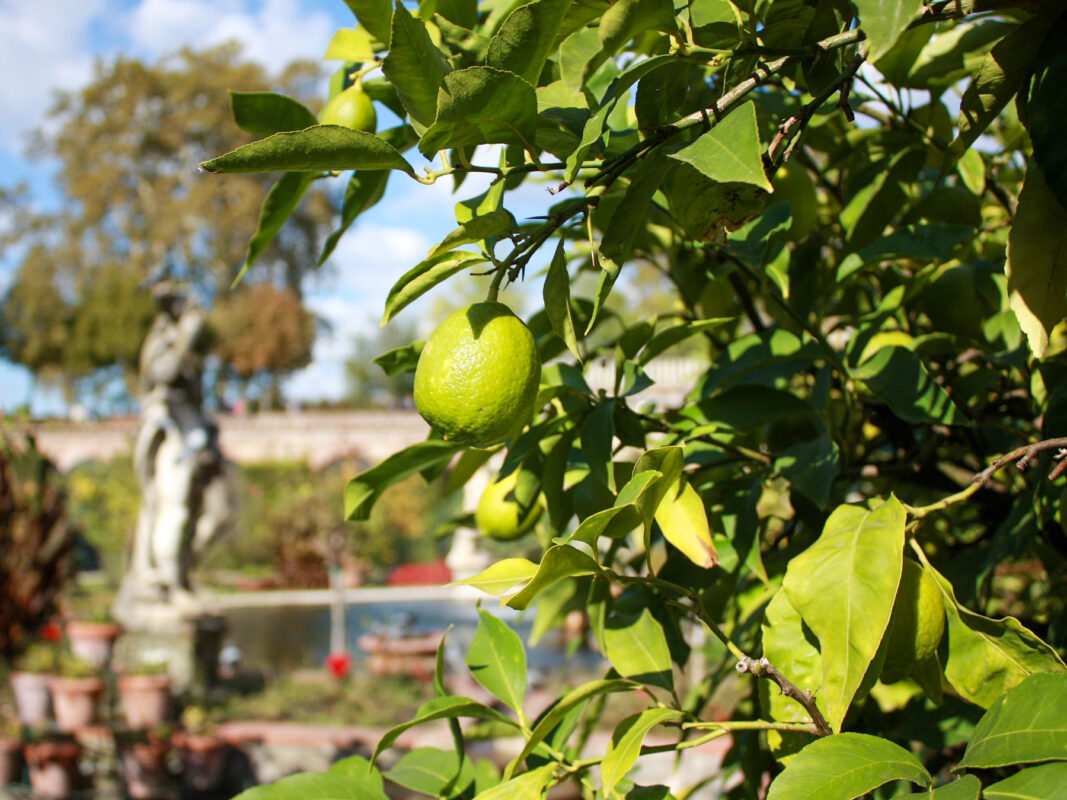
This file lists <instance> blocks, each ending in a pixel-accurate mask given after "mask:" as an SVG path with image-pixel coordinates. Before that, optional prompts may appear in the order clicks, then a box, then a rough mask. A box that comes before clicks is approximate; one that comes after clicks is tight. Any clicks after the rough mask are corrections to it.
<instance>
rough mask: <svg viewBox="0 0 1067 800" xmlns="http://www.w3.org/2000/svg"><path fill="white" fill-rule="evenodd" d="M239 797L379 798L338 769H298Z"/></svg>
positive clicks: (285, 799)
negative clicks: (325, 770) (324, 770)
mask: <svg viewBox="0 0 1067 800" xmlns="http://www.w3.org/2000/svg"><path fill="white" fill-rule="evenodd" d="M237 797H239V798H240V799H241V800H307V798H309V797H314V798H316V800H366V799H367V798H371V800H375V798H377V800H380V799H381V798H384V797H385V794H384V792H383V793H381V794H377V793H375V792H374V791H372V790H369V789H368V786H367V785H366V784H365V783H363V782H361V781H355V780H352V778H351V777H350V776H348V775H344V774H342V773H339V772H299V773H297V774H296V775H290V776H288V777H286V778H282V779H281V780H279V781H275V782H274V783H270V784H267V785H265V786H256V787H253V788H252V789H247V790H246V791H243V792H241V793H240V794H239V795H237Z"/></svg>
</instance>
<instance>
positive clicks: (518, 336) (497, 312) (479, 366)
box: [414, 302, 541, 447]
mask: <svg viewBox="0 0 1067 800" xmlns="http://www.w3.org/2000/svg"><path fill="white" fill-rule="evenodd" d="M540 380H541V359H540V357H539V356H538V354H537V344H536V343H535V342H534V338H533V334H531V333H530V330H529V329H528V328H527V327H526V325H525V324H524V323H523V321H522V320H521V319H519V318H518V317H516V316H515V315H514V314H513V313H512V312H511V309H509V308H508V307H507V306H505V305H504V304H503V303H495V302H487V303H475V304H474V305H472V306H468V307H467V308H464V309H461V310H460V311H457V312H455V313H454V314H451V315H450V316H448V317H447V318H446V319H445V320H444V322H442V323H441V324H440V325H439V326H438V327H437V329H436V330H435V331H434V332H433V333H432V334H430V338H429V339H427V340H426V344H425V345H424V346H423V348H422V354H421V355H420V356H419V363H418V365H417V366H416V368H415V391H414V395H415V409H416V410H417V411H418V412H419V413H420V414H421V415H422V417H423V419H425V420H426V421H427V422H429V423H430V425H432V426H433V427H434V428H436V429H437V430H438V431H440V432H441V433H442V434H443V435H444V437H445V438H446V439H449V440H452V441H454V442H458V443H459V444H464V445H470V446H472V447H492V446H493V445H497V444H500V443H501V442H503V441H505V440H506V439H507V438H508V437H509V436H510V435H512V434H513V433H515V432H516V431H517V430H518V429H519V428H520V427H521V426H522V425H523V424H525V422H526V421H527V420H528V419H529V418H530V416H531V415H532V414H533V411H534V408H533V406H534V400H535V399H536V397H537V386H538V383H539V382H540Z"/></svg>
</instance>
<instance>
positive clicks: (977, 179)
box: [956, 150, 985, 197]
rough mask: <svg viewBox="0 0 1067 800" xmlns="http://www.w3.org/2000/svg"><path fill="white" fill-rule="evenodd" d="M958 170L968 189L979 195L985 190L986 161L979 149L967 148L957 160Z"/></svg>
mask: <svg viewBox="0 0 1067 800" xmlns="http://www.w3.org/2000/svg"><path fill="white" fill-rule="evenodd" d="M956 171H957V172H959V174H960V180H962V181H963V185H964V186H966V187H967V191H969V192H970V193H971V194H975V195H978V196H979V197H981V196H982V194H983V193H984V192H985V161H984V160H982V154H981V153H979V152H978V151H977V150H967V151H966V152H965V153H964V154H963V155H962V156H960V160H959V161H957V162H956Z"/></svg>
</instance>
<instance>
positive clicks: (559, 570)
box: [507, 544, 600, 609]
mask: <svg viewBox="0 0 1067 800" xmlns="http://www.w3.org/2000/svg"><path fill="white" fill-rule="evenodd" d="M598 572H600V565H599V564H597V563H596V561H594V560H593V559H592V558H591V557H590V556H587V555H586V554H585V553H583V552H582V551H580V550H577V549H575V548H573V547H571V546H570V545H566V544H560V545H555V546H553V547H550V548H548V550H546V551H545V554H544V556H543V557H542V558H541V564H540V565H539V566H538V568H537V573H536V574H535V575H534V576H533V578H532V579H531V580H530V582H529V583H528V584H527V585H526V587H525V588H524V589H523V590H522V591H521V592H519V593H518V594H516V595H514V596H513V597H511V598H510V599H509V600H508V603H507V604H508V605H509V606H511V607H512V608H519V609H522V608H526V607H527V606H528V605H530V603H531V602H532V601H533V599H534V598H535V597H537V595H538V594H540V593H541V590H542V589H544V588H545V587H547V586H551V585H552V584H553V583H555V582H556V581H558V580H562V579H563V578H576V577H578V576H579V575H595V574H596V573H598Z"/></svg>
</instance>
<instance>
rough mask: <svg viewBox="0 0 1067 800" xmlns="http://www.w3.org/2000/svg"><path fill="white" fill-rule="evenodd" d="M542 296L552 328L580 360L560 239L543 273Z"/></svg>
mask: <svg viewBox="0 0 1067 800" xmlns="http://www.w3.org/2000/svg"><path fill="white" fill-rule="evenodd" d="M542 297H543V298H544V301H545V313H546V314H547V315H548V321H549V322H550V323H551V324H552V330H553V331H554V332H555V334H556V335H557V336H559V338H561V339H562V340H563V342H564V343H565V344H566V345H567V349H568V350H570V351H571V353H573V354H574V357H575V358H577V359H578V360H579V361H581V359H582V356H581V353H580V352H579V351H578V336H577V334H576V333H575V331H574V318H573V317H572V316H571V281H570V275H569V274H568V273H567V255H566V252H565V251H564V248H563V241H562V240H560V243H559V246H558V247H557V248H556V252H555V254H554V255H553V256H552V263H551V264H550V265H549V267H548V274H547V275H545V283H544V287H543V288H542Z"/></svg>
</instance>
